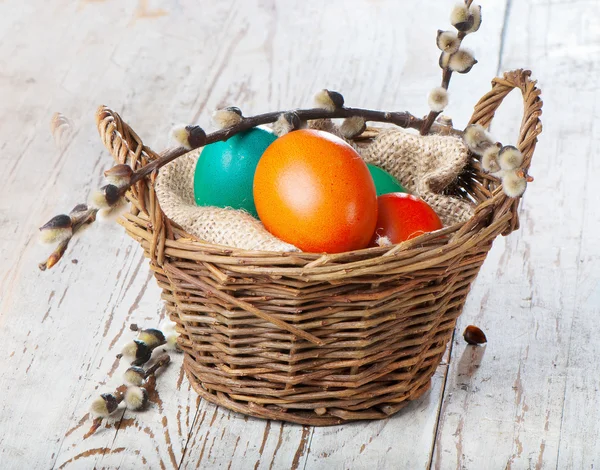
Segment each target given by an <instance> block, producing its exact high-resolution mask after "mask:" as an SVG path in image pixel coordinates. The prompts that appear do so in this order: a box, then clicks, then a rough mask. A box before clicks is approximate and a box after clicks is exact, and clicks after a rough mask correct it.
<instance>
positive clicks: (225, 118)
mask: <svg viewBox="0 0 600 470" xmlns="http://www.w3.org/2000/svg"><path fill="white" fill-rule="evenodd" d="M212 119H213V122H214V123H215V124H216V125H217V126H218V127H219V128H220V129H228V128H230V127H233V126H236V125H238V124H239V123H240V122H242V121H243V119H244V117H243V116H242V111H241V110H240V108H237V107H235V106H229V107H227V108H223V109H217V110H216V111H215V112H214V113H213V115H212Z"/></svg>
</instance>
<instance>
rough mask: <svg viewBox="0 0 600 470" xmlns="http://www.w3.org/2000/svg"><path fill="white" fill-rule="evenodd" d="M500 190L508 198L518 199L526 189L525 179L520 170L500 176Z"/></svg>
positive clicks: (510, 171)
mask: <svg viewBox="0 0 600 470" xmlns="http://www.w3.org/2000/svg"><path fill="white" fill-rule="evenodd" d="M502 189H503V190H504V194H506V195H507V196H508V197H520V196H522V195H523V193H524V192H525V190H526V189H527V177H526V176H525V175H524V174H523V172H522V171H520V170H509V171H506V172H504V175H503V176H502Z"/></svg>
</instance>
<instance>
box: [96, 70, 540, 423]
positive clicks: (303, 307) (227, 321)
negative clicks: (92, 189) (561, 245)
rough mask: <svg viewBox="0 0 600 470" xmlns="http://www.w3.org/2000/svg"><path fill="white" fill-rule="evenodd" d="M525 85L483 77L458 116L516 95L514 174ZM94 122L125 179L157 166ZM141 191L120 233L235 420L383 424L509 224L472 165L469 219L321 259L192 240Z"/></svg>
mask: <svg viewBox="0 0 600 470" xmlns="http://www.w3.org/2000/svg"><path fill="white" fill-rule="evenodd" d="M529 77H530V72H529V71H523V70H517V71H513V72H509V73H506V74H505V75H504V77H503V78H496V79H494V80H493V82H492V90H491V91H490V92H489V93H488V94H486V95H485V96H484V97H483V98H482V99H481V100H480V101H479V103H478V104H477V105H476V106H475V111H474V114H473V117H472V118H471V123H479V124H481V125H483V126H484V127H487V126H489V124H490V122H491V121H492V118H493V117H494V112H495V111H496V109H497V108H498V106H499V105H500V103H501V102H502V100H503V99H504V97H505V96H506V95H507V94H508V93H509V92H510V91H511V90H513V89H514V88H517V89H519V90H520V91H521V92H522V95H523V100H524V115H523V120H522V125H521V129H520V133H519V137H518V141H517V147H518V148H519V149H520V150H521V152H522V153H523V154H524V156H525V163H524V166H525V168H529V165H530V163H531V158H532V155H533V152H534V149H535V145H536V142H537V136H538V135H539V134H540V132H541V129H542V127H541V123H540V120H539V117H540V115H541V107H542V101H541V99H540V98H539V95H540V92H539V90H538V89H537V88H536V86H535V82H534V81H532V80H530V78H529ZM97 122H98V128H99V130H100V135H101V137H102V140H103V141H104V143H105V145H106V147H107V148H108V149H109V150H110V152H111V153H112V155H113V156H114V157H115V159H116V160H117V161H118V162H119V163H129V164H130V165H132V166H133V168H134V169H138V168H140V167H141V166H143V165H145V164H147V163H148V162H149V161H152V160H153V159H155V158H157V154H156V153H154V152H153V151H152V150H151V149H150V148H148V147H146V146H145V145H143V143H142V141H141V139H140V138H139V137H138V136H137V134H135V132H133V130H132V129H131V128H130V127H129V126H128V125H127V124H126V123H125V122H123V121H122V120H121V118H120V116H119V115H118V114H117V113H115V112H113V111H111V110H110V109H108V108H106V107H101V108H100V109H99V110H98V114H97ZM153 184H154V178H153V177H152V176H151V177H148V178H147V179H146V180H144V181H141V182H140V183H138V184H137V185H135V186H134V187H132V189H131V191H130V192H129V193H128V195H127V197H128V199H129V201H130V202H131V211H130V212H129V213H127V214H126V215H125V220H123V221H122V222H121V223H122V225H123V226H124V227H125V229H126V230H127V233H128V234H129V235H131V236H132V237H133V238H134V239H136V240H137V241H138V242H139V243H140V244H141V246H142V247H143V249H144V252H145V254H146V256H147V257H148V258H149V259H150V267H151V269H152V270H153V271H154V273H155V276H156V279H157V281H158V284H159V286H160V287H161V288H162V289H163V294H162V298H163V299H164V301H165V302H166V305H167V309H168V312H169V314H170V316H171V319H172V320H174V321H175V322H177V324H178V331H179V332H180V333H181V336H180V345H181V348H182V349H183V350H184V352H185V358H184V368H185V371H186V373H187V376H188V378H189V380H190V382H191V383H192V385H193V387H194V389H195V390H196V391H197V392H198V393H199V394H200V396H201V397H202V398H204V399H206V400H209V401H211V402H213V403H216V404H218V405H222V406H225V407H227V408H229V409H232V410H235V411H239V412H241V413H245V414H248V415H253V416H258V417H261V418H269V419H277V420H283V421H291V422H296V423H301V424H310V425H331V424H339V423H343V422H347V421H352V420H360V419H380V418H385V417H387V416H390V415H392V414H394V413H396V412H397V411H398V410H400V409H401V408H402V407H403V406H404V405H405V404H406V403H407V402H408V400H413V399H415V398H418V397H419V396H421V395H422V394H423V393H424V392H425V391H426V390H427V389H428V388H429V385H430V380H431V376H432V375H433V373H434V372H435V370H436V367H437V366H438V364H439V363H440V361H441V358H442V355H443V354H444V351H445V349H446V346H447V344H448V342H449V340H450V339H451V336H452V332H453V329H454V326H455V322H456V319H457V317H458V316H459V315H460V313H461V311H462V308H463V305H464V303H465V299H466V297H467V294H468V292H469V289H470V286H471V283H472V282H473V280H474V279H475V277H476V276H477V273H478V272H479V268H480V267H481V265H482V263H483V261H484V260H485V257H486V255H487V253H488V251H489V250H490V248H491V246H492V242H493V240H494V239H495V238H496V237H497V236H498V235H499V234H504V235H506V234H509V233H510V232H512V231H513V230H515V229H517V228H518V217H517V206H518V199H510V198H508V197H507V196H505V195H504V193H503V191H502V188H501V187H499V184H500V183H499V181H498V180H497V179H495V178H493V177H491V176H488V175H486V174H484V173H483V172H482V171H481V167H480V164H479V161H478V160H477V159H476V158H473V159H472V161H471V163H470V165H469V167H468V168H467V170H466V171H465V173H464V174H463V175H462V176H461V177H460V179H459V181H458V182H457V185H456V188H455V189H454V192H455V194H457V195H461V196H462V197H465V198H468V199H470V200H471V201H474V202H476V203H477V204H478V206H477V209H476V212H475V215H474V216H473V218H472V219H470V220H469V221H467V222H466V223H464V224H458V225H454V226H452V227H447V228H445V229H443V230H442V231H440V232H436V233H435V234H426V235H423V236H421V237H418V238H416V239H413V240H411V241H409V242H405V243H402V244H400V245H396V246H394V247H392V248H390V247H386V248H371V249H366V250H360V251H355V252H349V253H342V254H335V255H318V254H309V253H278V252H250V251H244V250H238V249H232V248H228V247H223V246H215V245H209V244H206V243H203V242H202V241H200V240H196V239H193V237H191V236H190V235H188V234H186V233H185V232H183V231H182V230H181V229H180V228H178V227H177V226H176V225H175V224H173V223H172V222H170V221H169V220H168V219H167V218H166V217H165V216H164V214H163V212H162V211H161V209H160V206H159V204H158V201H157V198H156V194H155V192H154V187H153Z"/></svg>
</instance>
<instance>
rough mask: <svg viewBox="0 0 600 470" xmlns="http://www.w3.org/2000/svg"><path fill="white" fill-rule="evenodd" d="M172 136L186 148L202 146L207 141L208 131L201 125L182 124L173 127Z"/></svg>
mask: <svg viewBox="0 0 600 470" xmlns="http://www.w3.org/2000/svg"><path fill="white" fill-rule="evenodd" d="M171 136H172V137H173V139H174V140H175V141H176V142H177V143H178V144H179V145H181V146H182V147H183V148H185V149H186V150H192V149H196V148H198V147H202V146H203V145H204V143H205V142H206V133H205V132H204V129H202V128H201V127H199V126H186V125H185V124H180V125H178V126H175V127H173V128H172V129H171Z"/></svg>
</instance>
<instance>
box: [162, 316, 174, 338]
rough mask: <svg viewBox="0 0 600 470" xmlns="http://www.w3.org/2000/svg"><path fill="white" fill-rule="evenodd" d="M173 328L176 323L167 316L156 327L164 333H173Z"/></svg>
mask: <svg viewBox="0 0 600 470" xmlns="http://www.w3.org/2000/svg"><path fill="white" fill-rule="evenodd" d="M175 328H177V323H175V322H174V321H171V320H170V319H168V318H167V319H165V320H163V322H162V323H161V324H160V325H159V327H158V329H159V330H160V331H162V332H163V333H165V334H167V333H173V332H174V331H175Z"/></svg>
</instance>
